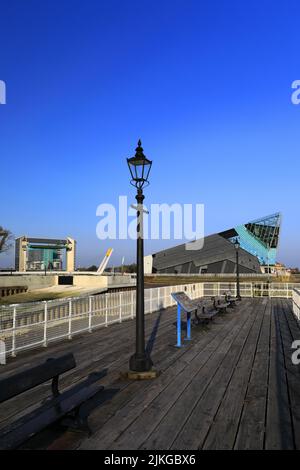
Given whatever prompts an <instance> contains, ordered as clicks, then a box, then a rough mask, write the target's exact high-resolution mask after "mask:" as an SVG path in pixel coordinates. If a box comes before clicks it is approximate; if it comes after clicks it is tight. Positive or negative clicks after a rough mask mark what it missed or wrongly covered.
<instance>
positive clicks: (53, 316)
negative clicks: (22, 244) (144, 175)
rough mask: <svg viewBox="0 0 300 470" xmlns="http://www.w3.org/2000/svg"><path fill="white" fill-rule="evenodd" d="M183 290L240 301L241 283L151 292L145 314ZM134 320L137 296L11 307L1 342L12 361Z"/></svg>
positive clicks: (245, 293)
mask: <svg viewBox="0 0 300 470" xmlns="http://www.w3.org/2000/svg"><path fill="white" fill-rule="evenodd" d="M295 287H299V284H298V285H297V284H287V283H285V284H282V283H281V284H280V283H272V284H267V283H261V282H259V283H257V282H256V283H251V282H242V283H241V284H240V294H241V296H242V297H262V296H268V297H285V298H292V296H293V288H295ZM182 290H183V291H185V292H186V293H187V294H188V295H189V296H190V297H192V298H198V297H203V296H204V297H212V296H215V295H222V294H223V293H224V292H225V291H228V290H230V291H231V292H232V294H233V295H236V283H235V282H202V283H191V284H184V285H176V286H166V287H156V288H152V289H146V290H145V313H146V314H147V313H150V312H155V311H158V310H160V309H164V308H167V307H170V306H172V305H175V302H174V300H173V298H172V297H171V292H176V291H182ZM298 305H299V303H298ZM134 317H135V291H134V290H128V291H123V292H115V293H107V294H97V295H93V296H86V297H77V298H75V297H73V298H71V299H60V300H49V301H45V302H32V303H26V304H24V303H23V304H16V305H9V306H6V307H1V308H0V341H2V342H4V343H5V348H6V354H7V356H15V355H16V354H17V353H18V352H19V351H23V350H26V349H31V348H36V347H40V346H44V347H46V346H47V345H48V344H49V343H51V342H54V341H58V340H60V339H64V338H66V339H71V338H72V337H73V336H74V335H76V334H78V333H82V332H92V331H93V330H95V329H96V328H99V327H107V326H109V325H110V324H112V323H117V322H122V321H123V320H128V319H132V318H134Z"/></svg>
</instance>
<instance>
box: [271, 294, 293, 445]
mask: <svg viewBox="0 0 300 470" xmlns="http://www.w3.org/2000/svg"><path fill="white" fill-rule="evenodd" d="M281 314H282V312H281V311H280V310H279V300H278V299H273V300H272V316H271V335H270V369H269V379H268V401H267V416H266V436H265V449H267V450H280V449H293V448H294V444H293V432H292V423H291V414H290V406H289V396H288V388H287V379H286V372H285V364H284V357H283V348H282V340H281V335H280V326H279V316H280V315H281Z"/></svg>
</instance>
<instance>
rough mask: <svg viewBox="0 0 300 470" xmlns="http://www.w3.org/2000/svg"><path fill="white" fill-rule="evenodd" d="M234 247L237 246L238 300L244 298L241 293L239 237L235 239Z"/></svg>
mask: <svg viewBox="0 0 300 470" xmlns="http://www.w3.org/2000/svg"><path fill="white" fill-rule="evenodd" d="M234 247H235V253H236V298H237V300H242V298H241V294H240V268H239V249H240V242H239V240H238V238H236V239H235V242H234Z"/></svg>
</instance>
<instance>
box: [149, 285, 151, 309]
mask: <svg viewBox="0 0 300 470" xmlns="http://www.w3.org/2000/svg"><path fill="white" fill-rule="evenodd" d="M149 290H150V298H149V304H150V308H149V312H150V313H151V312H152V288H151V289H149Z"/></svg>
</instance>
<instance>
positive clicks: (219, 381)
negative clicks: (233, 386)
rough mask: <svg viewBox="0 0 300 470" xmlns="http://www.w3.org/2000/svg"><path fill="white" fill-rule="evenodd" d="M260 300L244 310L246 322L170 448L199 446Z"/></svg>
mask: <svg viewBox="0 0 300 470" xmlns="http://www.w3.org/2000/svg"><path fill="white" fill-rule="evenodd" d="M261 302H262V301H261V300H258V299H255V300H253V302H252V309H251V310H250V309H248V310H246V311H245V315H246V316H247V317H248V322H247V323H246V324H245V326H244V328H243V329H242V331H241V332H240V334H239V336H238V337H237V339H236V341H235V342H234V344H233V345H232V347H231V349H230V351H229V353H228V355H227V357H226V358H225V360H224V361H223V363H222V367H220V368H219V369H218V370H217V373H216V374H215V375H214V377H213V379H212V381H211V382H210V384H209V386H208V387H207V389H206V390H205V393H204V394H203V396H202V397H201V399H200V400H199V401H198V403H197V405H196V407H195V408H194V409H193V412H192V413H191V414H190V416H189V418H188V420H187V421H186V423H185V424H184V426H183V428H182V430H181V431H180V433H179V434H178V436H177V437H176V439H175V440H174V442H173V444H172V449H197V448H201V447H202V446H203V443H204V441H205V438H206V436H207V433H208V431H209V429H210V427H211V425H212V423H213V420H214V418H215V415H216V413H217V411H218V409H219V407H220V405H221V403H222V400H223V396H224V393H225V391H226V389H227V387H228V384H229V382H230V379H231V376H232V374H233V372H234V370H235V369H236V367H237V365H238V362H239V357H240V355H241V352H242V351H243V349H244V346H245V343H246V341H247V339H248V337H249V334H250V332H251V329H252V328H253V327H255V328H256V327H257V326H255V325H257V324H258V323H259V318H260V316H261V307H260V304H261Z"/></svg>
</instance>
